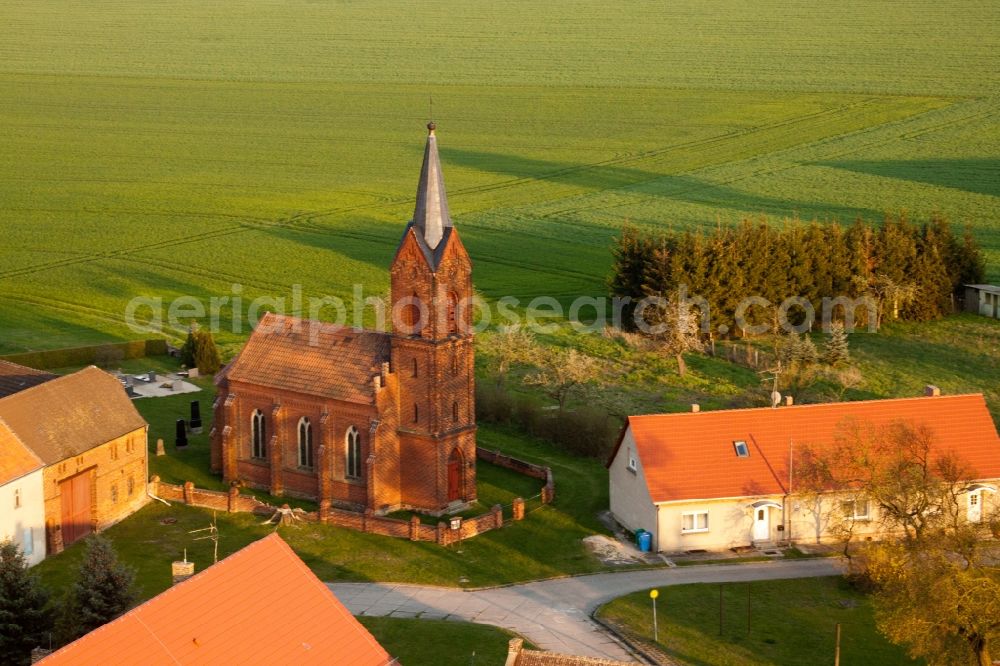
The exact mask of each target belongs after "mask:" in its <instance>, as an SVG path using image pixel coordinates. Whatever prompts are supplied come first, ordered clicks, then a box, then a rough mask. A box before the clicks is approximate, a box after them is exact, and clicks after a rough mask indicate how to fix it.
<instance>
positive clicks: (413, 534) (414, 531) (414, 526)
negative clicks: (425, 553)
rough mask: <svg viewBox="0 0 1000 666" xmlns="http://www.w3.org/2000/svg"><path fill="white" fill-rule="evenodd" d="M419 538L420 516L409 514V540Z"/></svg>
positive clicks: (417, 539)
mask: <svg viewBox="0 0 1000 666" xmlns="http://www.w3.org/2000/svg"><path fill="white" fill-rule="evenodd" d="M419 540H420V517H419V516H410V541H419Z"/></svg>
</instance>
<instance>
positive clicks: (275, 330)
mask: <svg viewBox="0 0 1000 666" xmlns="http://www.w3.org/2000/svg"><path fill="white" fill-rule="evenodd" d="M389 342H390V339H389V334H388V333H378V332H376V331H367V330H360V331H359V330H356V329H354V328H350V327H346V326H340V325H337V324H327V323H323V322H318V321H312V320H309V319H299V318H297V317H287V316H283V315H277V314H273V313H268V314H266V315H265V316H264V318H263V319H261V320H260V323H259V324H258V325H257V328H256V329H255V330H254V332H253V334H252V335H251V336H250V339H249V340H248V341H247V344H246V346H245V347H244V348H243V351H241V352H240V354H239V356H237V357H236V358H235V359H234V360H233V362H232V363H230V364H229V366H228V367H227V368H226V370H225V377H226V378H227V379H228V380H229V381H234V382H243V383H246V384H251V385H254V386H263V387H267V388H271V389H279V390H287V391H295V392H297V393H303V394H306V395H316V396H321V397H324V398H334V399H337V400H345V401H347V402H357V403H365V404H368V403H371V402H372V400H373V399H374V395H375V391H374V387H373V385H372V380H373V379H374V377H375V376H376V375H377V374H379V372H380V370H381V365H382V363H384V362H388V361H389V353H390V349H389Z"/></svg>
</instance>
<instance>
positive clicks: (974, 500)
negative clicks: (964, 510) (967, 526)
mask: <svg viewBox="0 0 1000 666" xmlns="http://www.w3.org/2000/svg"><path fill="white" fill-rule="evenodd" d="M982 518H983V491H981V490H974V491H972V492H971V493H969V522H970V523H978V522H979V521H980V520H982Z"/></svg>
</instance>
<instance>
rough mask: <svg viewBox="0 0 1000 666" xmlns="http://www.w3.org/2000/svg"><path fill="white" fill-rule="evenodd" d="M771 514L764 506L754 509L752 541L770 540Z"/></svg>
mask: <svg viewBox="0 0 1000 666" xmlns="http://www.w3.org/2000/svg"><path fill="white" fill-rule="evenodd" d="M770 514H771V512H770V511H769V510H768V508H767V507H766V506H762V507H758V508H756V509H754V516H753V540H754V541H768V540H769V539H770V538H771V515H770Z"/></svg>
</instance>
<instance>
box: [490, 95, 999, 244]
mask: <svg viewBox="0 0 1000 666" xmlns="http://www.w3.org/2000/svg"><path fill="white" fill-rule="evenodd" d="M977 101H979V100H977ZM940 110H941V109H929V110H927V111H924V112H921V113H919V114H915V115H912V116H907V117H905V118H900V119H898V120H895V121H892V122H890V123H883V124H880V125H872V126H870V127H865V128H862V129H858V130H854V131H851V132H847V133H845V134H838V135H836V136H830V137H825V138H823V139H819V140H817V141H814V142H812V143H813V144H815V145H822V144H825V143H830V142H833V141H836V140H840V139H843V138H845V137H852V136H857V137H860V136H863V135H865V134H871V133H874V132H877V131H880V130H883V129H885V128H886V127H887V126H891V125H893V124H898V123H906V122H910V121H912V120H913V119H914V118H919V117H920V116H922V115H926V114H931V113H935V112H937V111H940ZM996 114H997V111H996V110H993V109H986V110H983V111H979V112H976V113H973V114H970V115H967V116H962V117H960V118H954V119H951V120H948V121H944V122H941V123H937V124H935V125H932V126H930V127H926V128H922V129H920V130H918V131H914V132H905V133H900V134H895V135H892V136H889V137H886V138H884V139H879V140H873V141H869V142H867V143H864V144H862V145H860V146H858V145H855V146H851V147H850V148H847V149H844V150H841V151H836V152H832V153H829V154H827V155H825V156H824V157H823V159H825V160H829V159H832V158H836V157H842V156H844V155H848V154H851V153H854V152H857V151H859V150H865V149H868V148H877V147H880V146H884V145H886V144H889V143H892V142H894V141H897V140H899V139H904V140H905V139H911V138H914V137H916V136H921V135H923V134H928V133H930V132H936V131H939V130H941V129H945V128H947V127H949V126H952V125H957V124H964V123H968V122H974V121H976V120H979V119H982V118H988V117H990V116H993V115H996ZM797 147H798V146H789V147H786V148H782V149H781V150H780V151H775V152H783V151H785V150H792V149H794V148H797ZM765 155H767V153H760V154H758V155H755V156H754V157H752V158H749V159H758V158H760V157H762V156H765ZM716 166H718V165H716ZM799 166H801V163H797V162H796V163H788V164H781V165H775V166H772V167H767V168H762V169H757V170H754V171H752V172H748V173H742V174H740V175H739V176H734V177H732V178H728V179H723V180H716V181H710V182H706V183H704V184H702V185H691V186H688V187H684V188H679V189H677V190H673V191H671V192H670V194H671V195H681V194H691V193H695V192H698V191H699V190H707V189H711V188H715V187H718V186H720V185H731V184H733V183H738V182H741V181H744V180H748V179H752V178H756V177H758V176H769V175H773V174H776V173H781V172H783V171H788V170H789V169H794V168H797V167H799ZM702 168H706V167H701V168H699V169H692V170H690V171H686V172H680V173H679V174H677V175H684V174H690V173H696V172H697V171H699V170H701V169H702ZM665 177H669V176H659V177H657V178H651V179H648V180H646V181H641V182H636V183H630V184H628V185H623V186H620V187H613V188H608V189H605V190H601V194H605V193H608V192H615V191H621V190H626V189H629V188H634V187H635V186H637V185H642V184H646V183H651V182H655V181H657V180H659V179H661V178H665ZM590 194H591V193H586V194H583V195H579V194H576V195H573V196H571V197H567V199H571V198H574V197H579V196H589V195H590ZM634 194H637V193H634ZM661 196H662V195H651V196H645V197H642V196H638V197H637V198H635V199H632V200H630V201H627V202H623V203H609V204H603V205H599V204H595V205H592V206H582V207H575V208H564V209H561V210H557V211H553V212H551V213H545V214H544V215H541V217H542V218H544V219H548V220H551V221H553V222H558V223H560V224H568V225H578V224H580V223H575V222H572V221H570V220H565V219H564V218H562V216H564V215H574V214H579V213H581V212H584V211H595V210H602V211H603V210H612V209H614V208H623V207H627V206H634V205H636V203H638V202H640V201H653V200H656V199H657V198H661ZM501 210H502V209H501ZM585 226H588V227H590V226H593V225H585Z"/></svg>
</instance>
